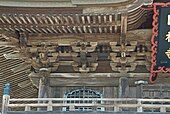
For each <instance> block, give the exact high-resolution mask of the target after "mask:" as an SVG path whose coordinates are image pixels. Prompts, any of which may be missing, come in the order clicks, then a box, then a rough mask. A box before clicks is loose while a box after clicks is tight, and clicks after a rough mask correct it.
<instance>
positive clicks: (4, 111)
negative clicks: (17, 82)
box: [2, 83, 10, 114]
mask: <svg viewBox="0 0 170 114" xmlns="http://www.w3.org/2000/svg"><path fill="white" fill-rule="evenodd" d="M9 94H10V84H9V83H7V84H5V86H4V92H3V99H2V114H7V111H8V104H9V99H10V95H9Z"/></svg>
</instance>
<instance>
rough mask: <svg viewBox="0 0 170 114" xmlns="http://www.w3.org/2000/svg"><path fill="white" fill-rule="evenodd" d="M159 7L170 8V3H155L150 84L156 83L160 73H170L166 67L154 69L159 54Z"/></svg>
mask: <svg viewBox="0 0 170 114" xmlns="http://www.w3.org/2000/svg"><path fill="white" fill-rule="evenodd" d="M158 7H170V2H168V3H154V4H153V12H154V15H153V23H152V26H153V29H152V38H151V44H152V47H151V50H152V54H151V57H152V59H151V70H150V72H151V74H150V78H149V79H150V82H151V83H154V82H155V81H156V78H157V74H158V73H161V72H163V73H167V72H170V68H166V67H159V68H158V69H156V70H155V69H154V68H155V66H156V54H157V47H158V42H157V40H156V38H157V36H158V16H159V10H158Z"/></svg>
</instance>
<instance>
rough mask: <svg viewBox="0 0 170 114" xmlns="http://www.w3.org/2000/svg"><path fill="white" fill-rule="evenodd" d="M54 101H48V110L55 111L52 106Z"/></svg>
mask: <svg viewBox="0 0 170 114" xmlns="http://www.w3.org/2000/svg"><path fill="white" fill-rule="evenodd" d="M52 104H53V103H52V101H51V100H50V101H49V102H48V106H47V111H53V106H52Z"/></svg>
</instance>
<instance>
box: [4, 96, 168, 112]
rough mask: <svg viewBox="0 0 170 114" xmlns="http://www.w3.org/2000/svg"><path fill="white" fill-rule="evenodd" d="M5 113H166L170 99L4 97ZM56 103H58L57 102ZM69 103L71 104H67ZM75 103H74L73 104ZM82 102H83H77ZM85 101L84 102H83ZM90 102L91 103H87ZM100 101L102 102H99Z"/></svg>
mask: <svg viewBox="0 0 170 114" xmlns="http://www.w3.org/2000/svg"><path fill="white" fill-rule="evenodd" d="M4 101H5V102H4V111H3V113H2V114H7V110H8V109H9V108H16V107H18V108H21V107H22V108H24V107H25V111H31V107H34V108H37V110H38V109H39V108H41V107H46V108H47V111H53V108H54V107H59V108H62V109H65V108H66V107H69V110H70V111H75V107H93V108H94V109H95V108H96V109H97V108H104V109H105V108H113V110H114V111H115V112H118V111H121V109H122V108H131V109H135V110H136V111H137V112H143V110H144V109H149V110H150V109H159V110H160V112H166V110H167V108H170V99H138V98H17V99H15V98H12V99H10V97H9V96H4ZM55 101H56V102H55ZM67 101H69V102H67ZM72 101H74V102H72ZM76 101H81V102H78V103H77V102H76ZM82 101H83V102H82ZM86 101H90V102H86ZM99 101H100V102H99Z"/></svg>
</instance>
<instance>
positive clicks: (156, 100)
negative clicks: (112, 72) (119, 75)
mask: <svg viewBox="0 0 170 114" xmlns="http://www.w3.org/2000/svg"><path fill="white" fill-rule="evenodd" d="M80 100H82V101H141V102H146V101H147V102H170V99H138V98H17V99H13V98H12V99H9V101H12V102H13V101H80Z"/></svg>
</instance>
